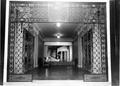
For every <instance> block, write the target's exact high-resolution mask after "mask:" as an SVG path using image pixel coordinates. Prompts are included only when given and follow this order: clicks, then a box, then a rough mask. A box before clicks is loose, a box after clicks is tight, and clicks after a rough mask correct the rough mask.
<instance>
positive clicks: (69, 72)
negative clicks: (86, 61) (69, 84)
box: [29, 66, 87, 80]
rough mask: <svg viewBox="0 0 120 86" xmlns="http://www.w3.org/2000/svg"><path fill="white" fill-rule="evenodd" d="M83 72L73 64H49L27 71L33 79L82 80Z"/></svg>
mask: <svg viewBox="0 0 120 86" xmlns="http://www.w3.org/2000/svg"><path fill="white" fill-rule="evenodd" d="M85 72H87V71H85V70H83V69H80V68H79V69H78V68H75V67H73V66H51V67H45V68H35V69H33V70H31V71H29V73H32V74H33V80H83V75H84V73H85Z"/></svg>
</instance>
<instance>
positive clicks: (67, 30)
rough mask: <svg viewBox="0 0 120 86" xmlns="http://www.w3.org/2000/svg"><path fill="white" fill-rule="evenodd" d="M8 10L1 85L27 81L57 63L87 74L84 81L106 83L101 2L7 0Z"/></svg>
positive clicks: (84, 75)
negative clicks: (34, 71) (4, 72)
mask: <svg viewBox="0 0 120 86" xmlns="http://www.w3.org/2000/svg"><path fill="white" fill-rule="evenodd" d="M9 8H10V9H9V32H8V46H7V47H8V50H7V52H8V53H7V81H9V82H11V81H32V75H34V74H32V73H31V70H32V69H34V68H37V67H40V68H42V67H43V66H45V65H47V66H49V65H60V66H61V65H63V64H64V65H65V66H66V65H68V66H72V67H73V66H75V67H76V68H77V69H78V70H79V69H83V70H85V71H87V72H85V71H83V72H85V73H83V77H84V78H82V80H84V81H104V82H105V81H108V63H107V60H108V57H107V56H108V55H107V25H106V24H107V20H106V3H95V2H94V3H91V2H89V3H81V2H79V3H76V2H58V3H55V2H36V1H34V2H32V1H31V2H30V1H11V2H10V3H9ZM52 61H53V62H52ZM68 68H69V67H68ZM70 68H71V67H70ZM53 69H54V68H53ZM55 69H56V68H55ZM60 69H62V68H60ZM48 70H50V69H44V71H43V70H41V71H43V72H44V73H48V72H47V71H48ZM70 70H71V69H70ZM73 70H75V69H74V68H72V71H73ZM58 72H59V71H58ZM67 72H68V71H67ZM67 72H66V73H67ZM72 73H73V72H72ZM46 76H47V75H46ZM78 76H79V73H78ZM40 77H41V76H40ZM77 79H78V80H79V79H80V78H77ZM71 80H73V79H71Z"/></svg>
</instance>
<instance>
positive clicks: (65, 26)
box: [35, 23, 79, 38]
mask: <svg viewBox="0 0 120 86" xmlns="http://www.w3.org/2000/svg"><path fill="white" fill-rule="evenodd" d="M60 24H61V26H60V27H57V25H56V23H35V25H37V28H38V29H39V30H40V32H41V33H42V34H43V35H44V37H45V38H56V36H55V34H57V33H60V34H62V36H61V38H73V37H74V35H75V29H76V28H77V26H78V25H79V24H77V23H60Z"/></svg>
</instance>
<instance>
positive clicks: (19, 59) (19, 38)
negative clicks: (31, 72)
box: [14, 23, 24, 74]
mask: <svg viewBox="0 0 120 86" xmlns="http://www.w3.org/2000/svg"><path fill="white" fill-rule="evenodd" d="M16 24H17V25H16V26H17V27H16V29H15V30H16V31H15V48H14V50H15V51H14V73H15V74H22V73H24V68H23V28H22V25H21V23H16Z"/></svg>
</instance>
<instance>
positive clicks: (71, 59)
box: [69, 46, 72, 61]
mask: <svg viewBox="0 0 120 86" xmlns="http://www.w3.org/2000/svg"><path fill="white" fill-rule="evenodd" d="M69 48H70V59H69V61H72V46H70V47H69Z"/></svg>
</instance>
